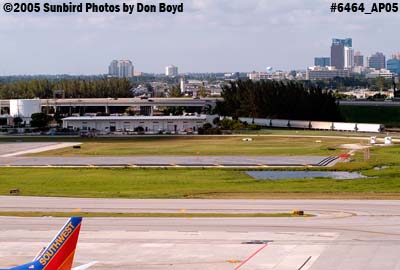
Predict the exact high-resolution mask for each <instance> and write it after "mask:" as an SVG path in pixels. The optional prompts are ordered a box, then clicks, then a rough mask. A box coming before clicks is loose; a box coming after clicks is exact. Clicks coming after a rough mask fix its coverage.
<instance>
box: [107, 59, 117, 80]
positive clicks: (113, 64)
mask: <svg viewBox="0 0 400 270" xmlns="http://www.w3.org/2000/svg"><path fill="white" fill-rule="evenodd" d="M108 75H110V76H113V77H118V61H117V60H113V61H111V64H110V65H109V66H108Z"/></svg>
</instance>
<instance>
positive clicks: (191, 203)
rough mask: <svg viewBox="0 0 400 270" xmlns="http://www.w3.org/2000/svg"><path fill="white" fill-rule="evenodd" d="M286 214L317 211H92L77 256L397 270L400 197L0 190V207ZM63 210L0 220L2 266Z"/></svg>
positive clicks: (35, 246)
mask: <svg viewBox="0 0 400 270" xmlns="http://www.w3.org/2000/svg"><path fill="white" fill-rule="evenodd" d="M35 207H37V208H38V209H43V210H44V209H48V210H52V211H73V210H74V209H76V208H81V211H101V212H104V211H105V212H107V211H109V212H115V211H124V212H140V211H142V212H177V211H182V209H184V210H185V211H187V212H240V213H243V212H251V213H254V212H285V211H289V210H292V209H301V210H305V211H306V212H307V213H314V214H317V215H318V216H317V217H314V218H236V219H233V218H223V219H211V218H207V219H199V218H192V219H176V218H123V219H121V218H88V219H85V220H84V227H83V229H82V233H81V239H80V244H79V247H78V251H77V257H76V263H77V264H83V263H87V262H90V261H99V263H98V265H96V266H95V267H93V269H99V270H103V269H141V270H147V269H152V270H159V269H177V270H184V269H186V270H187V269H195V270H200V269H201V270H204V269H211V270H214V269H215V270H217V269H218V270H225V269H226V270H228V269H231V270H233V269H237V270H261V269H263V270H265V269H274V270H275V269H276V270H283V269H285V270H286V269H288V270H289V269H302V270H304V269H312V270H326V269H327V270H333V269H335V270H336V269H337V270H338V269H341V270H343V269H351V270H358V269H360V270H361V269H367V270H369V269H391V270H392V269H400V257H399V256H398V250H399V248H400V231H399V228H400V226H399V225H400V201H354V200H351V201H339V200H334V201H328V200H327V201H324V200H319V201H313V200H123V199H117V200H112V199H107V200H103V199H64V198H30V197H0V210H2V211H5V210H10V209H11V208H12V209H13V210H14V211H16V210H20V211H28V210H29V209H32V208H35ZM64 222H65V218H61V219H60V218H52V217H43V218H15V217H1V218H0V254H1V258H0V265H1V266H11V265H13V264H18V263H22V262H25V261H28V260H31V258H32V256H34V255H35V253H36V252H37V251H38V250H40V248H41V247H42V246H43V245H45V244H47V242H49V241H50V240H51V239H52V237H53V236H54V234H55V233H56V231H57V230H58V229H59V227H60V226H61V225H62V224H63V223H64Z"/></svg>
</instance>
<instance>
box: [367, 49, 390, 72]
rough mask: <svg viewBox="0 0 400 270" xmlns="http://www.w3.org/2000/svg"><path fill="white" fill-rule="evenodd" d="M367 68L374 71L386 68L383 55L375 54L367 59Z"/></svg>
mask: <svg viewBox="0 0 400 270" xmlns="http://www.w3.org/2000/svg"><path fill="white" fill-rule="evenodd" d="M367 62H368V67H370V68H374V69H384V68H386V57H385V55H384V54H383V53H381V52H377V53H375V54H373V55H371V56H370V57H368V59H367Z"/></svg>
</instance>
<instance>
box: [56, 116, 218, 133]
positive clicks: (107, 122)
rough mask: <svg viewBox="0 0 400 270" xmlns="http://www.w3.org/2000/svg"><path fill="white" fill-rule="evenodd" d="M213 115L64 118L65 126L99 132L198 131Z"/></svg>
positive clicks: (210, 120)
mask: <svg viewBox="0 0 400 270" xmlns="http://www.w3.org/2000/svg"><path fill="white" fill-rule="evenodd" d="M207 122H212V116H206V115H184V116H92V117H91V116H83V117H67V118H64V119H63V128H67V129H74V130H93V131H99V132H106V133H107V132H133V131H137V130H139V129H140V130H141V131H143V132H146V133H159V132H171V133H180V132H197V131H198V129H199V128H201V127H203V125H204V124H205V123H207Z"/></svg>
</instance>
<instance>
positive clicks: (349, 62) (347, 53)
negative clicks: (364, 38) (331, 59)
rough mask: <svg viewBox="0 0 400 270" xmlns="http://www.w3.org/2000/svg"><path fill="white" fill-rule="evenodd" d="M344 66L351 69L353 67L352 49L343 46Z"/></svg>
mask: <svg viewBox="0 0 400 270" xmlns="http://www.w3.org/2000/svg"><path fill="white" fill-rule="evenodd" d="M344 67H345V68H348V69H351V68H353V67H354V50H353V48H350V47H344Z"/></svg>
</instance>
